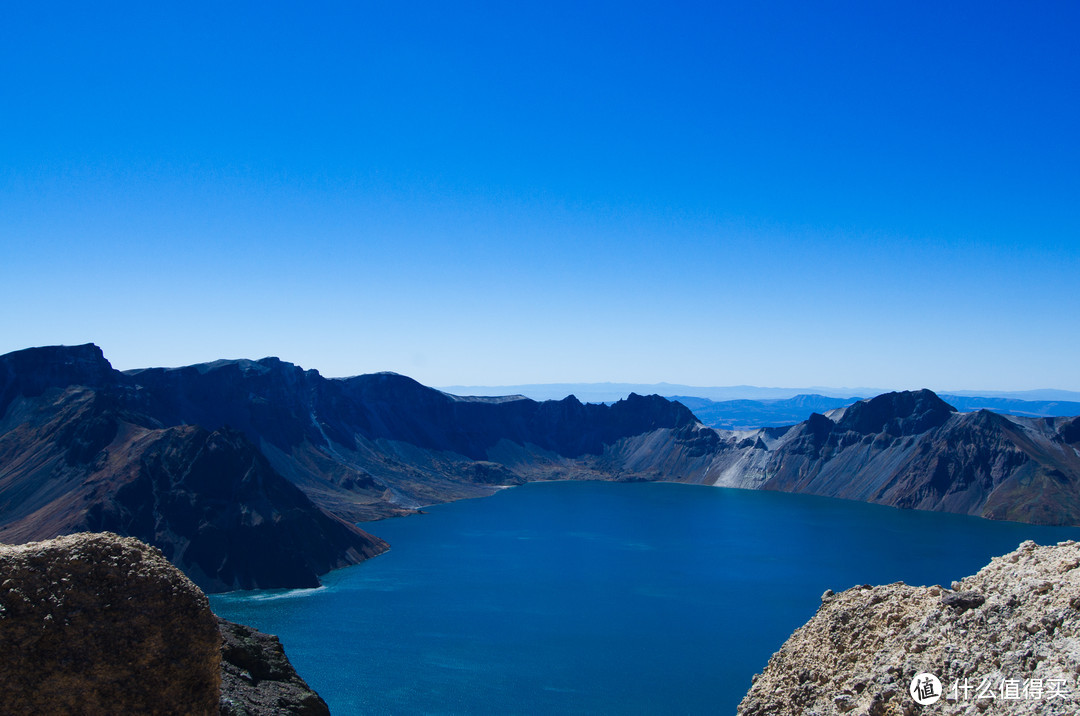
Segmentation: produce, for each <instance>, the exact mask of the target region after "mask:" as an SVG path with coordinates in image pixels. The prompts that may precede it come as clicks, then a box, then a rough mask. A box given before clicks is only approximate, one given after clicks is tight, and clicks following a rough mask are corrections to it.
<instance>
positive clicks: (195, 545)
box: [0, 361, 387, 591]
mask: <svg viewBox="0 0 1080 716" xmlns="http://www.w3.org/2000/svg"><path fill="white" fill-rule="evenodd" d="M0 364H2V361H0ZM48 372H49V371H45V373H46V374H48ZM100 373H101V371H97V373H91V376H93V375H96V374H100ZM84 377H85V374H84ZM27 383H29V384H32V382H30V381H26V382H24V385H25V384H27ZM117 385H120V387H121V388H122V390H116V389H114V388H116V386H117ZM26 392H27V393H30V394H29V395H28V394H26V393H24V392H20V391H13V392H12V393H11V394H10V395H9V400H8V409H7V411H6V413H5V415H4V417H3V419H2V420H0V494H2V495H3V497H2V498H0V541H5V542H25V541H30V540H40V539H48V538H51V537H55V536H57V535H61V534H68V533H72V532H79V531H86V530H90V531H106V530H107V531H114V532H117V533H119V534H123V535H128V536H133V537H137V538H139V539H141V540H143V541H145V542H147V543H149V544H152V545H154V546H156V547H158V548H160V549H161V550H162V551H163V552H164V553H165V555H166V556H167V557H168V558H169V559H170V560H171V561H172V562H173V563H174V564H176V565H177V566H179V567H181V568H182V569H183V570H185V572H187V574H188V575H189V576H190V577H191V578H192V579H193V580H194V581H195V582H196V583H197V584H198V585H199V586H200V587H202V588H203V589H206V590H208V591H223V590H229V589H238V588H255V587H262V588H272V587H304V586H315V585H317V584H318V577H317V575H319V574H323V573H325V572H327V571H329V570H330V569H333V568H335V567H341V566H345V565H348V564H355V563H357V562H360V561H362V560H363V559H365V558H367V557H370V556H373V555H375V554H378V553H380V552H382V551H384V550H385V549H386V548H387V546H386V544H385V543H384V542H382V541H381V540H379V539H377V538H375V537H372V536H371V535H368V534H367V533H365V532H363V531H361V530H359V529H358V528H356V527H355V526H354V525H352V524H350V523H348V522H345V521H343V520H341V519H340V518H338V517H335V516H333V515H331V514H328V513H326V512H324V511H322V510H320V509H319V508H317V507H316V506H315V505H313V504H312V503H311V501H310V500H309V499H308V498H307V497H306V496H305V495H304V494H303V492H302V491H301V490H299V489H298V488H297V487H296V486H295V485H293V484H292V483H290V482H289V481H287V480H286V479H285V478H283V477H282V476H281V475H280V474H278V473H277V472H276V471H275V470H274V469H273V467H272V466H271V465H270V464H269V462H268V461H267V460H266V458H265V457H264V456H263V455H262V454H261V453H260V452H259V451H258V449H257V448H255V446H254V445H252V444H251V442H250V441H249V440H247V438H246V437H245V436H244V435H242V434H241V433H239V432H237V431H235V430H230V429H227V428H222V429H219V430H215V431H209V430H207V429H205V428H202V427H200V426H196V425H183V426H172V427H163V426H162V425H161V423H160V422H159V421H157V420H155V419H154V418H153V417H151V416H147V415H145V414H142V413H139V412H137V410H135V409H134V408H133V407H132V405H131V404H132V402H133V401H132V399H131V394H132V393H133V392H134V390H133V389H132V388H131V387H130V386H123V385H122V381H121V380H116V381H114V382H112V383H111V384H110V383H108V382H106V383H103V384H101V385H98V386H96V387H85V386H80V385H71V386H64V387H55V386H54V387H44V386H42V384H41V383H40V382H39V383H37V384H36V385H34V389H33V390H28V391H26Z"/></svg>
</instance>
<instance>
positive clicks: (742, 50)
mask: <svg viewBox="0 0 1080 716" xmlns="http://www.w3.org/2000/svg"><path fill="white" fill-rule="evenodd" d="M1078 15H1080V10H1078V9H1077V6H1076V5H1075V4H1072V3H1039V2H1033V3H1022V4H1020V3H1016V4H1006V3H957V4H950V6H949V7H941V4H940V3H912V2H904V3H899V2H897V3H885V2H882V3H864V2H850V3H812V4H811V3H771V4H770V3H751V2H746V3H731V4H721V3H701V4H696V3H682V4H675V5H673V4H671V3H659V2H658V3H627V2H617V3H615V2H613V3H589V4H588V5H587V7H583V6H582V4H581V3H576V2H575V3H560V2H543V3H524V2H523V3H467V2H456V3H414V2H347V3H306V4H304V6H303V7H301V6H300V4H291V3H280V4H275V3H251V4H246V5H245V4H229V6H228V7H227V8H222V7H219V6H218V4H216V3H205V4H204V3H196V2H188V3H130V4H124V3H97V4H85V3H79V4H74V3H72V4H63V3H40V4H39V3H7V4H5V5H4V6H3V7H0V252H2V254H0V305H3V306H4V310H3V311H2V312H0V352H7V351H9V350H16V349H19V348H24V347H28V346H31V345H44V344H57V343H68V344H71V343H83V342H88V341H92V342H95V343H97V344H99V345H100V346H102V348H103V349H104V350H105V353H106V356H107V357H109V358H110V360H112V362H113V364H114V365H115V366H116V367H118V368H133V367H142V366H149V365H182V364H187V363H193V362H199V361H206V360H213V359H216V358H221V357H250V358H258V357H261V356H265V355H277V356H280V357H281V358H282V359H284V360H289V361H292V362H294V363H298V364H300V365H303V366H304V367H309V368H317V369H319V370H320V371H321V372H322V373H323V374H324V375H330V376H334V375H351V374H357V373H365V372H372V371H377V370H394V371H397V372H400V373H405V374H407V375H411V376H413V377H415V378H417V379H418V380H421V381H422V382H425V383H427V384H431V385H448V384H485V385H492V384H509V383H540V382H571V381H626V382H659V381H668V382H673V383H686V384H693V385H734V384H755V385H771V386H806V385H833V386H865V385H869V386H881V387H888V388H916V387H923V386H926V387H931V388H935V389H939V390H951V389H988V390H989V389H998V390H1017V389H1030V388H1040V387H1056V388H1065V389H1072V390H1077V389H1080V373H1078V371H1077V370H1076V366H1077V365H1078V364H1080V330H1078V328H1080V325H1078V318H1077V317H1078V316H1080V297H1078V296H1080V292H1078V291H1077V283H1078V282H1077V277H1078V276H1080V201H1078V197H1080V133H1078V131H1077V127H1080V79H1078V78H1080V50H1078V49H1077V43H1076V40H1075V38H1076V37H1077V34H1078V31H1080V17H1078Z"/></svg>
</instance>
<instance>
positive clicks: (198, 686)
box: [0, 534, 221, 716]
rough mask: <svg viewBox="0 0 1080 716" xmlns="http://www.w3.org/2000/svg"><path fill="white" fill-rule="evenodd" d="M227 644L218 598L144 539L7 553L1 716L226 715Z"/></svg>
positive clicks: (2, 572) (75, 538)
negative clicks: (223, 645) (222, 711)
mask: <svg viewBox="0 0 1080 716" xmlns="http://www.w3.org/2000/svg"><path fill="white" fill-rule="evenodd" d="M219 644H220V636H219V633H218V625H217V620H216V619H215V617H214V615H213V613H212V612H211V611H210V605H209V603H208V602H207V599H206V596H205V595H204V594H203V593H202V592H201V591H200V590H199V589H198V588H197V587H196V586H195V585H194V584H192V583H191V581H190V580H188V579H187V578H186V577H185V576H184V575H183V574H181V573H180V571H179V570H177V569H176V568H175V567H173V566H172V565H171V564H169V562H168V561H166V560H165V559H164V558H163V557H162V555H161V554H160V553H159V552H157V551H156V550H154V549H151V548H149V547H147V546H146V545H145V544H142V543H141V542H139V541H138V540H134V539H130V538H124V537H118V536H116V535H108V534H76V535H70V536H66V537H61V538H59V539H56V540H51V541H49V542H34V543H30V544H26V545H20V546H8V545H0V654H2V655H3V657H2V658H0V684H3V688H0V712H3V713H11V714H16V713H17V714H42V715H44V714H49V715H50V716H51V715H54V714H84V715H86V716H94V715H95V714H101V715H103V716H104V715H110V714H118V713H126V714H136V713H142V714H179V713H185V714H214V713H217V711H218V708H219V707H218V698H219V696H218V692H219V684H220V680H221V676H220V659H221V655H220V647H219Z"/></svg>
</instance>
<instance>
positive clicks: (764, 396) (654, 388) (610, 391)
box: [439, 383, 1080, 403]
mask: <svg viewBox="0 0 1080 716" xmlns="http://www.w3.org/2000/svg"><path fill="white" fill-rule="evenodd" d="M439 390H442V391H444V392H447V393H451V394H453V395H478V396H498V395H521V396H524V397H526V398H532V399H533V400H561V399H563V398H565V397H566V396H568V395H573V396H575V397H576V398H577V399H578V400H581V401H582V402H585V403H612V402H615V401H616V400H622V399H623V398H625V397H626V396H628V395H630V393H637V394H638V395H660V396H663V397H665V398H671V397H675V396H687V397H693V398H706V399H708V400H711V401H713V402H727V401H733V400H755V401H770V400H785V399H788V398H795V397H798V396H803V395H818V396H822V397H826V398H848V397H850V396H858V397H860V398H867V397H872V396H875V395H881V394H882V393H887V392H889V391H888V390H886V389H884V388H826V387H821V386H815V387H809V388H762V387H759V386H756V385H729V386H722V387H702V386H692V385H679V384H675V383H530V384H525V385H494V386H492V385H451V386H442V387H440V388H439ZM940 394H941V395H949V396H953V397H964V398H995V399H1001V400H1016V401H1039V402H1062V401H1064V402H1072V403H1080V392H1077V391H1072V390H1056V389H1043V390H1020V391H1000V390H981V391H970V390H953V391H943V392H942V393H940Z"/></svg>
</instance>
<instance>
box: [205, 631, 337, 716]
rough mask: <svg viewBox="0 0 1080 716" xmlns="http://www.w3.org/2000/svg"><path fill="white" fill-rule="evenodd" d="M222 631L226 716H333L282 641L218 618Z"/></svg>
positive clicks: (222, 712) (222, 695)
mask: <svg viewBox="0 0 1080 716" xmlns="http://www.w3.org/2000/svg"><path fill="white" fill-rule="evenodd" d="M218 624H219V625H220V628H221V714H222V716H264V715H265V716H270V714H296V715H297V716H330V709H329V707H327V705H326V702H325V701H323V700H322V698H320V697H319V695H318V694H317V693H315V692H314V691H312V690H311V688H310V687H309V686H308V685H307V682H305V681H304V680H303V679H302V678H300V675H299V674H297V673H296V670H295V669H294V668H293V666H292V664H291V663H289V659H288V657H286V656H285V650H284V649H283V648H282V646H281V641H279V640H278V638H277V637H276V636H273V635H271V634H264V633H262V632H260V631H256V630H255V629H252V628H251V627H248V626H244V625H243V624H234V623H233V622H230V621H227V620H225V619H222V618H221V617H218Z"/></svg>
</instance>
